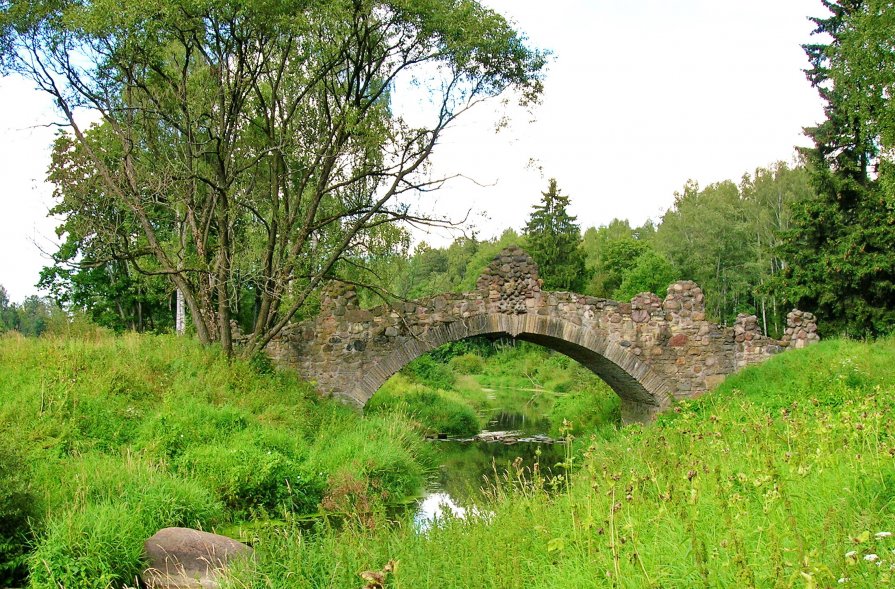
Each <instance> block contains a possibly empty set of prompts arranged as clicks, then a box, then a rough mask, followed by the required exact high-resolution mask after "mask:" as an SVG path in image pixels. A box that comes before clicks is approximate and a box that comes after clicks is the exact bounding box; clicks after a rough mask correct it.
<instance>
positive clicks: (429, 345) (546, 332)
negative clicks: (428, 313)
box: [348, 313, 672, 423]
mask: <svg viewBox="0 0 895 589" xmlns="http://www.w3.org/2000/svg"><path fill="white" fill-rule="evenodd" d="M475 336H487V337H490V338H515V339H518V340H521V341H527V342H531V343H534V344H538V345H540V346H543V347H544V348H547V349H550V350H553V351H556V352H559V353H561V354H563V355H565V356H568V357H569V358H571V359H573V360H575V361H577V362H578V363H579V364H581V365H582V366H583V367H584V368H586V369H588V370H589V371H590V372H592V373H594V374H596V375H597V376H598V377H599V378H600V379H602V380H603V381H604V382H605V383H606V384H607V385H608V386H609V387H610V388H611V389H612V390H613V391H614V392H615V393H616V394H617V395H618V396H619V398H620V401H621V414H622V422H623V423H632V422H646V421H649V420H650V419H651V418H652V417H653V416H654V415H655V414H656V413H657V412H659V411H661V410H663V409H664V408H666V407H667V406H668V404H669V403H670V400H671V398H672V395H671V392H670V390H669V389H668V385H667V383H666V382H665V379H663V378H662V377H661V376H660V375H659V374H657V373H656V372H655V371H654V370H653V369H652V368H650V366H649V365H648V364H646V363H645V362H643V361H642V360H641V359H640V358H639V357H638V356H637V355H635V354H634V353H632V351H631V350H629V349H628V348H627V347H625V346H623V345H620V344H619V343H617V342H615V341H611V340H609V339H607V338H605V337H603V336H601V334H599V333H598V332H595V331H594V330H590V329H584V328H582V327H581V326H579V325H576V324H574V323H572V322H569V321H564V320H562V319H557V318H553V317H545V316H537V315H530V314H529V315H507V314H502V313H493V314H488V315H483V316H477V317H471V318H468V319H464V320H462V321H455V322H451V323H448V324H444V325H441V326H438V327H434V328H432V329H430V330H428V331H427V332H426V333H425V334H424V335H422V336H420V337H418V338H413V339H410V340H408V341H406V342H405V343H404V344H403V345H402V346H400V347H398V348H396V349H394V350H392V351H391V352H390V353H388V354H386V355H385V356H384V357H382V358H381V359H379V360H378V361H377V362H376V363H375V364H374V365H372V366H370V367H369V369H368V370H366V371H365V372H364V374H362V375H360V378H359V379H358V380H357V381H356V383H355V384H354V386H353V387H352V389H351V391H350V392H349V394H348V397H349V398H350V400H351V401H353V402H354V403H356V404H357V405H359V406H361V407H363V406H365V405H366V404H367V402H368V401H369V400H370V398H372V396H373V395H374V394H375V393H376V392H377V391H378V390H379V389H380V387H382V385H383V384H385V382H386V381H387V380H388V379H389V378H391V377H392V376H393V375H394V374H396V373H397V372H398V371H400V370H401V369H402V368H404V366H406V365H407V364H409V363H410V362H412V361H413V360H415V359H416V358H419V357H420V356H422V355H424V354H426V353H428V352H430V351H432V350H435V349H436V348H439V347H441V346H443V345H445V344H448V343H450V342H456V341H461V340H464V339H468V338H471V337H475Z"/></svg>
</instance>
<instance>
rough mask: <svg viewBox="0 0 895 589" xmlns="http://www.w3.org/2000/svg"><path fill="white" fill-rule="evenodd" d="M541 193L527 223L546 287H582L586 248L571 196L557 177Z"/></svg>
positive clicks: (533, 254) (527, 234) (529, 245)
mask: <svg viewBox="0 0 895 589" xmlns="http://www.w3.org/2000/svg"><path fill="white" fill-rule="evenodd" d="M541 195H542V197H541V202H540V204H536V205H534V207H533V208H532V212H531V215H530V216H529V218H528V223H526V225H525V232H524V235H525V238H526V244H527V248H528V252H529V253H530V254H531V257H532V258H534V260H535V262H537V263H538V268H539V270H540V276H541V278H542V279H543V280H544V288H546V289H548V290H568V291H580V290H581V289H582V287H583V285H584V279H585V275H584V252H583V251H582V249H581V229H580V228H579V227H578V224H577V223H576V222H575V221H576V218H575V217H573V216H572V215H570V214H569V212H568V206H569V197H568V196H566V195H564V194H561V193H560V191H559V188H558V187H557V185H556V179H555V178H551V179H550V181H549V183H548V186H547V192H542V193H541Z"/></svg>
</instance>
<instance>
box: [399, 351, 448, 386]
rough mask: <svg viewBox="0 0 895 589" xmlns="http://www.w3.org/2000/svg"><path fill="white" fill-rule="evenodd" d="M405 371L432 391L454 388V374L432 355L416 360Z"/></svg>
mask: <svg viewBox="0 0 895 589" xmlns="http://www.w3.org/2000/svg"><path fill="white" fill-rule="evenodd" d="M404 371H405V373H406V374H408V375H409V376H410V377H411V378H412V379H413V380H414V381H415V382H418V383H420V384H423V385H426V386H427V387H429V388H432V389H450V388H451V387H453V386H454V380H455V377H454V373H453V372H452V371H451V369H450V368H449V367H448V366H446V365H445V364H442V363H441V362H439V361H438V360H437V359H436V358H434V357H433V356H432V355H430V354H425V355H423V356H420V357H419V358H417V359H415V360H414V361H413V362H411V363H409V364H408V365H407V367H406V368H405V369H404Z"/></svg>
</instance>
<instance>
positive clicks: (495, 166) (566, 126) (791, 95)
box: [0, 0, 824, 301]
mask: <svg viewBox="0 0 895 589" xmlns="http://www.w3.org/2000/svg"><path fill="white" fill-rule="evenodd" d="M485 3H486V4H488V5H490V6H491V7H493V8H494V9H496V10H497V11H498V12H501V13H502V14H504V15H506V16H508V17H509V18H510V19H511V20H512V21H513V22H514V23H515V24H516V26H517V27H518V29H520V30H522V31H523V32H525V34H526V35H527V36H528V37H529V40H530V42H531V44H533V45H535V46H537V47H540V48H544V49H549V50H550V51H552V52H553V59H552V61H551V64H550V67H549V71H548V74H547V77H546V80H545V94H544V100H543V103H542V104H541V105H540V106H538V107H537V108H536V109H535V110H534V111H533V112H532V113H531V115H529V113H526V112H523V111H516V110H513V109H510V110H508V111H507V112H506V113H504V114H509V115H511V117H512V119H511V120H512V122H511V124H510V125H509V127H508V128H505V129H503V130H501V131H500V132H499V133H495V132H494V126H495V122H496V120H497V117H498V116H499V114H501V113H500V112H498V111H501V108H499V107H495V108H493V109H492V108H480V109H479V110H477V111H473V112H471V113H468V116H467V118H466V119H465V120H462V119H461V120H460V121H458V125H457V126H456V128H454V129H453V130H452V131H451V132H450V133H448V134H447V135H446V136H445V138H444V141H443V142H442V144H441V145H440V146H439V147H438V149H437V150H436V152H435V154H434V160H433V164H434V167H435V172H436V173H444V174H454V173H457V174H463V175H464V176H466V177H468V178H470V180H464V179H458V180H456V181H454V182H453V183H452V184H450V185H449V186H447V187H446V188H444V189H443V190H442V191H440V192H439V193H437V194H432V195H428V196H427V197H426V198H427V201H426V204H425V206H426V207H428V208H429V209H431V210H434V211H436V212H439V213H442V214H449V215H452V216H453V217H460V216H463V215H465V212H466V211H467V210H470V209H471V210H472V211H473V216H472V217H471V221H472V224H473V225H474V227H475V229H476V231H477V232H478V235H479V236H480V237H483V238H484V237H491V236H494V235H496V234H499V233H500V232H501V231H502V230H503V229H504V228H506V227H513V228H515V229H517V230H518V229H520V228H521V227H522V226H523V225H524V223H525V220H526V218H527V217H528V214H529V211H530V209H531V206H532V205H533V204H535V203H536V202H537V201H538V199H539V198H540V192H541V191H543V190H545V189H546V185H547V179H548V178H551V177H555V178H557V180H558V182H559V186H560V189H561V190H562V192H563V193H565V194H568V195H570V196H571V198H572V212H573V213H574V214H577V215H578V221H579V223H580V224H581V226H582V228H586V227H590V226H597V225H602V224H605V223H608V222H609V221H610V220H612V219H613V218H616V217H618V218H626V219H629V220H630V221H631V223H632V224H635V225H637V224H641V223H643V222H644V221H645V220H646V219H648V218H652V219H655V220H658V219H659V218H660V217H661V215H662V213H664V211H665V210H667V209H668V208H669V207H670V206H671V205H672V203H673V199H674V192H675V191H676V190H680V189H681V187H682V186H683V185H684V182H686V180H687V179H690V178H692V179H695V180H697V181H698V182H699V183H700V184H701V185H706V184H708V183H711V182H717V181H720V180H725V179H735V180H738V179H739V178H740V177H741V176H742V175H743V173H745V172H748V171H751V170H754V169H755V168H756V167H758V166H767V165H769V164H771V163H773V162H775V161H778V160H787V161H789V160H791V159H792V158H793V154H794V146H796V145H807V141H806V139H805V137H804V136H803V134H802V128H803V127H805V126H810V125H813V124H815V123H816V122H818V121H819V120H821V119H822V116H823V113H822V108H821V102H820V100H819V99H818V97H817V94H816V92H815V91H814V90H813V89H812V88H811V87H810V86H809V84H808V82H807V81H806V80H805V76H804V74H803V72H802V69H804V68H805V66H806V65H807V62H806V59H805V56H804V53H803V52H802V50H801V48H800V44H802V43H805V42H808V41H809V40H810V33H811V30H812V25H811V23H810V21H808V20H807V16H808V15H816V14H823V12H824V10H823V8H822V6H821V3H820V0H751V1H749V2H743V1H741V0H739V1H734V0H640V1H638V2H619V1H618V0H611V1H610V0H557V1H556V2H549V3H548V2H544V1H543V0H539V1H535V0H487V1H486V2H485ZM0 104H2V108H0V137H2V140H0V182H2V184H0V186H2V191H0V284H2V285H3V286H5V287H6V289H7V290H8V291H9V294H10V296H11V298H12V299H13V300H14V301H21V300H22V299H23V298H24V297H25V296H28V295H29V294H34V293H36V292H37V290H36V289H35V288H34V284H35V282H37V279H38V273H39V272H40V268H41V267H42V266H44V265H45V264H46V263H47V260H46V259H45V258H44V257H43V256H42V255H41V253H40V249H41V248H43V249H45V250H47V249H48V250H51V251H52V250H53V249H54V246H53V240H54V239H55V234H54V227H55V225H56V223H55V222H54V221H53V220H51V219H48V218H47V216H46V214H47V210H48V208H49V207H50V206H52V198H51V192H52V190H51V188H50V187H49V186H48V185H46V184H45V183H44V182H43V177H44V175H45V172H46V168H47V165H48V161H49V148H50V143H51V142H52V138H53V134H54V131H53V129H51V128H48V127H43V126H40V125H41V124H45V123H47V122H50V121H52V120H56V119H55V116H54V113H53V109H52V105H51V104H50V102H49V101H48V100H47V99H46V98H44V97H43V96H41V95H40V94H39V93H37V92H35V91H34V90H32V88H31V85H30V84H29V83H28V82H26V81H23V80H21V79H15V78H4V79H0ZM532 118H533V119H534V120H533V121H532ZM418 238H419V239H426V240H427V241H429V242H430V243H434V244H437V245H442V244H444V243H446V242H447V240H449V239H450V236H448V235H444V234H433V235H428V236H426V235H420V236H418Z"/></svg>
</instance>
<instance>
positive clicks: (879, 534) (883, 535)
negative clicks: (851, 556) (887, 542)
mask: <svg viewBox="0 0 895 589" xmlns="http://www.w3.org/2000/svg"><path fill="white" fill-rule="evenodd" d="M891 535H892V532H877V533H876V534H874V537H875V538H876V539H877V540H882V539H883V538H888V537H889V536H891Z"/></svg>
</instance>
